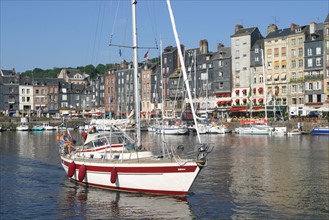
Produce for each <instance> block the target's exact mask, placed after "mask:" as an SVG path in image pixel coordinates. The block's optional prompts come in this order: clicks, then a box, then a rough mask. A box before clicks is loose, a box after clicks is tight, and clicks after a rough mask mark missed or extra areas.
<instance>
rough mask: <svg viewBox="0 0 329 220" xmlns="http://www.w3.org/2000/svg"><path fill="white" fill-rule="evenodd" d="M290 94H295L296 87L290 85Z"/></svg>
mask: <svg viewBox="0 0 329 220" xmlns="http://www.w3.org/2000/svg"><path fill="white" fill-rule="evenodd" d="M291 92H292V93H296V85H291Z"/></svg>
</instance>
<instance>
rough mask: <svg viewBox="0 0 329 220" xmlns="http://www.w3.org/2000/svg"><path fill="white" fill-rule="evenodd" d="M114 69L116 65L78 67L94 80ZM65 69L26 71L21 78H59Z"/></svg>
mask: <svg viewBox="0 0 329 220" xmlns="http://www.w3.org/2000/svg"><path fill="white" fill-rule="evenodd" d="M113 67H115V64H98V65H97V67H95V66H94V65H92V64H89V65H87V66H78V67H76V69H78V70H80V71H81V72H82V73H83V72H85V73H86V74H88V75H90V77H91V78H92V79H94V78H96V77H97V76H98V75H104V74H105V73H107V72H108V71H109V70H110V69H112V68H113ZM63 68H64V67H63ZM63 68H58V67H54V68H53V69H45V70H43V69H41V68H34V69H33V70H26V71H25V72H22V73H21V77H22V78H24V77H30V78H32V77H33V78H57V76H58V74H59V73H60V72H61V70H62V69H63ZM70 68H71V67H70ZM73 69H74V68H73Z"/></svg>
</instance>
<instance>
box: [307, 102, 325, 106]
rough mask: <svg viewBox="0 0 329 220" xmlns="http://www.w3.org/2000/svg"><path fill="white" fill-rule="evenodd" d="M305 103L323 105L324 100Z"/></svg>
mask: <svg viewBox="0 0 329 220" xmlns="http://www.w3.org/2000/svg"><path fill="white" fill-rule="evenodd" d="M305 105H323V102H307V103H305Z"/></svg>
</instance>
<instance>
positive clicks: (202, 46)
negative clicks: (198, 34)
mask: <svg viewBox="0 0 329 220" xmlns="http://www.w3.org/2000/svg"><path fill="white" fill-rule="evenodd" d="M200 52H201V54H205V53H208V41H207V40H206V39H204V40H200Z"/></svg>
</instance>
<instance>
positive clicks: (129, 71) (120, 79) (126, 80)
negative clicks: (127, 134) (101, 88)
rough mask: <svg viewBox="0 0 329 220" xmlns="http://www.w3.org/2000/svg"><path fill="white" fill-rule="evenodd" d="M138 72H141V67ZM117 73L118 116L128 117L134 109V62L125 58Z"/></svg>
mask: <svg viewBox="0 0 329 220" xmlns="http://www.w3.org/2000/svg"><path fill="white" fill-rule="evenodd" d="M138 73H139V74H140V68H139V69H138ZM116 74H117V75H116V85H117V86H116V94H117V97H116V100H117V102H116V117H117V118H126V116H127V115H129V113H130V112H131V111H133V110H134V71H133V64H132V62H127V61H125V60H123V61H122V62H121V65H120V68H119V69H118V70H117V71H116Z"/></svg>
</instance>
